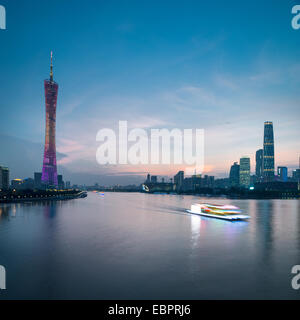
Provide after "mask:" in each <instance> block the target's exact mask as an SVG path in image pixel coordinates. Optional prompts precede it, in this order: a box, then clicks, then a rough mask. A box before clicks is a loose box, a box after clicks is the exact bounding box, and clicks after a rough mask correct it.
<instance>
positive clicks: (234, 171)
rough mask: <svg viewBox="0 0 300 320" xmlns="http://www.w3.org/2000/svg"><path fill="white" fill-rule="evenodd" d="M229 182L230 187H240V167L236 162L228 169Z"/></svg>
mask: <svg viewBox="0 0 300 320" xmlns="http://www.w3.org/2000/svg"><path fill="white" fill-rule="evenodd" d="M229 182H230V186H231V187H238V186H239V185H240V165H239V164H238V163H237V162H235V163H234V164H233V165H232V166H231V168H230V173H229Z"/></svg>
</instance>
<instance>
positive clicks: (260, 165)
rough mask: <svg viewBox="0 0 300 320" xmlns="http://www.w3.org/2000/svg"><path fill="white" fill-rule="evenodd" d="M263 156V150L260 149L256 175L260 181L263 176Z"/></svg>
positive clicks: (257, 156)
mask: <svg viewBox="0 0 300 320" xmlns="http://www.w3.org/2000/svg"><path fill="white" fill-rule="evenodd" d="M263 154H264V150H263V149H259V150H257V151H256V157H255V158H256V167H255V175H256V177H257V178H258V179H260V178H261V177H262V176H263Z"/></svg>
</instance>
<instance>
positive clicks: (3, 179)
mask: <svg viewBox="0 0 300 320" xmlns="http://www.w3.org/2000/svg"><path fill="white" fill-rule="evenodd" d="M8 188H9V169H8V168H7V167H2V166H0V189H8Z"/></svg>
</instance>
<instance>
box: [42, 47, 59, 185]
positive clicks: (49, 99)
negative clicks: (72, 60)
mask: <svg viewBox="0 0 300 320" xmlns="http://www.w3.org/2000/svg"><path fill="white" fill-rule="evenodd" d="M44 86H45V100H46V133H45V150H44V161H43V173H42V183H43V184H45V185H48V186H49V185H51V186H57V168H56V146H55V123H56V103H57V93H58V84H57V83H56V82H54V81H53V64H52V51H51V66H50V79H49V80H45V81H44Z"/></svg>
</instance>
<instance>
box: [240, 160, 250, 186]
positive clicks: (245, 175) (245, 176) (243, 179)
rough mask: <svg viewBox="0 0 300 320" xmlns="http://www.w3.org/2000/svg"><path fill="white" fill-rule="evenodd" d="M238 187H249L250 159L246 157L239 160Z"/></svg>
mask: <svg viewBox="0 0 300 320" xmlns="http://www.w3.org/2000/svg"><path fill="white" fill-rule="evenodd" d="M240 186H242V187H245V188H249V187H250V158H248V157H242V158H241V159H240Z"/></svg>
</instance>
